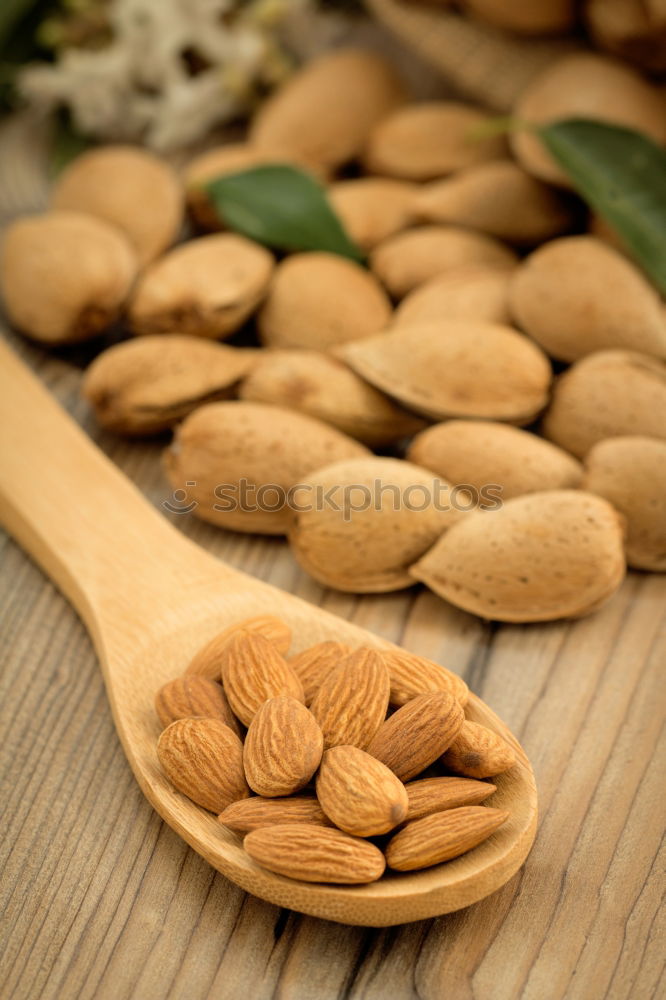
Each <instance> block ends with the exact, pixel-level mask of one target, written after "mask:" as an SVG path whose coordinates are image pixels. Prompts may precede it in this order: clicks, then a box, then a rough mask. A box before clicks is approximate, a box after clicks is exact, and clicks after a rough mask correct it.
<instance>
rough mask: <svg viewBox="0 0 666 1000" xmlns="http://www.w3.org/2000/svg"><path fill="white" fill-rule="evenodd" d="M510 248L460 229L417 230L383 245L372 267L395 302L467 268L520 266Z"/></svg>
mask: <svg viewBox="0 0 666 1000" xmlns="http://www.w3.org/2000/svg"><path fill="white" fill-rule="evenodd" d="M516 260H517V258H516V255H515V253H514V252H513V250H511V249H510V247H508V246H506V245H505V244H504V243H500V241H499V240H496V239H495V238H494V236H487V235H486V234H485V233H474V232H472V231H471V230H469V229H463V228H462V227H459V226H435V225H430V226H417V227H416V228H415V229H408V230H406V232H404V233H398V234H397V236H392V237H390V238H389V239H387V240H384V241H383V242H382V243H380V244H379V245H378V246H377V247H375V249H374V250H373V252H372V253H371V255H370V267H371V269H372V271H373V272H374V273H375V274H376V276H377V277H378V278H379V280H380V281H381V282H382V283H383V284H384V286H385V287H386V288H387V289H388V291H389V292H390V294H391V295H392V296H393V298H394V299H401V298H403V296H405V295H407V294H408V293H409V292H411V291H413V290H414V289H415V288H418V287H419V285H423V284H424V283H425V282H426V281H429V280H430V279H431V278H435V277H437V275H439V274H444V273H446V272H448V271H451V270H452V269H453V268H458V267H460V266H461V265H463V264H494V265H497V266H500V267H508V266H511V265H513V264H515V263H516Z"/></svg>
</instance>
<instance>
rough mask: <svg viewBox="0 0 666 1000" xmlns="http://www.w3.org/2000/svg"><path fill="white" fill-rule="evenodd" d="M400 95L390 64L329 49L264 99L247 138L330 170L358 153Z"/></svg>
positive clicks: (360, 53)
mask: <svg viewBox="0 0 666 1000" xmlns="http://www.w3.org/2000/svg"><path fill="white" fill-rule="evenodd" d="M404 96H405V94H404V90H403V87H402V83H401V81H400V80H399V78H398V77H397V76H396V73H395V71H394V69H393V67H392V66H391V65H390V63H389V62H387V61H386V60H385V59H383V58H382V57H381V56H379V55H377V54H376V53H374V52H370V51H367V50H364V49H357V48H337V49H333V50H331V51H329V52H326V53H325V54H324V55H322V56H320V57H319V58H317V59H312V60H310V61H309V62H308V63H307V64H306V66H305V67H304V68H303V69H301V70H300V71H299V72H298V73H295V74H294V75H293V76H292V77H291V78H290V79H289V80H288V82H287V83H286V84H285V85H284V86H283V87H281V88H280V89H279V90H278V91H277V92H276V93H274V94H273V96H272V97H270V98H269V99H268V100H267V101H264V103H263V104H262V106H261V109H260V110H259V113H258V114H257V115H255V117H254V120H253V122H252V125H251V126H250V136H249V137H250V142H251V143H252V145H254V146H256V147H258V148H260V149H270V150H273V149H276V148H277V149H284V150H289V151H290V152H291V154H292V155H294V156H297V157H299V158H303V159H305V160H306V161H307V162H309V163H316V164H319V165H321V167H323V168H327V169H332V168H334V167H338V166H340V165H341V164H343V163H346V162H347V161H348V160H351V159H353V158H354V157H355V156H356V155H357V154H358V153H359V152H360V151H361V149H362V147H363V145H364V143H365V140H366V137H367V134H368V132H369V130H370V129H371V128H372V127H373V125H375V124H376V123H377V122H378V121H381V119H382V118H384V117H385V116H386V115H387V114H388V113H389V112H391V111H392V110H393V109H394V108H395V107H397V106H398V104H400V103H402V101H403V100H404Z"/></svg>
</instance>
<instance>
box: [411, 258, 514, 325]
mask: <svg viewBox="0 0 666 1000" xmlns="http://www.w3.org/2000/svg"><path fill="white" fill-rule="evenodd" d="M512 271H513V268H512V267H508V266H507V267H504V266H499V265H497V264H461V265H460V267H453V268H451V270H450V271H446V272H445V273H444V274H439V275H437V276H436V277H434V278H431V279H430V280H429V281H426V282H425V284H423V285H419V287H418V288H415V289H414V291H413V292H410V293H409V295H406V296H405V298H404V299H403V300H402V302H401V303H400V304H399V305H398V307H397V309H396V310H395V312H394V313H393V325H394V326H397V325H400V326H402V325H413V324H416V323H429V322H431V321H433V320H434V321H436V320H451V319H462V320H468V319H470V320H480V321H481V322H482V323H504V324H507V323H510V321H511V320H510V315H509V286H510V283H511V274H512Z"/></svg>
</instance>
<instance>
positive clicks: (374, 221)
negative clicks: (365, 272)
mask: <svg viewBox="0 0 666 1000" xmlns="http://www.w3.org/2000/svg"><path fill="white" fill-rule="evenodd" d="M417 191H418V187H417V186H416V184H410V183H409V182H407V181H398V180H393V179H392V178H390V177H358V178H353V179H352V180H344V181H338V182H337V183H336V184H332V185H331V187H330V188H329V189H328V198H329V201H330V202H331V205H332V206H333V208H334V209H335V211H336V213H337V215H338V217H339V218H340V221H341V222H342V224H343V226H344V228H345V230H346V231H347V233H348V234H349V236H351V238H352V240H353V241H354V242H355V243H356V245H357V246H359V247H361V249H363V250H371V249H372V248H373V247H374V246H376V245H377V244H378V243H381V241H382V240H385V239H388V237H389V236H393V235H394V234H395V233H399V232H400V231H401V230H402V229H406V228H407V226H409V225H410V223H411V222H412V221H413V219H414V208H413V205H414V198H415V196H416V193H417Z"/></svg>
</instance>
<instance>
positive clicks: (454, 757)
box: [155, 615, 516, 885]
mask: <svg viewBox="0 0 666 1000" xmlns="http://www.w3.org/2000/svg"><path fill="white" fill-rule="evenodd" d="M278 622H280V619H277V618H274V617H273V616H270V615H266V616H261V617H259V618H254V619H249V620H246V621H242V622H238V623H236V624H235V625H233V626H231V627H230V628H227V629H226V630H225V631H224V632H222V633H221V634H220V635H219V636H217V637H215V638H214V639H212V640H210V641H209V642H208V643H207V644H206V645H205V646H204V647H203V650H202V651H200V653H198V654H197V655H196V656H195V657H194V659H193V661H192V663H191V664H190V668H189V669H188V671H187V672H186V673H185V674H184V675H183V676H181V677H177V678H174V679H173V680H171V681H169V682H168V683H167V684H165V685H164V686H163V687H162V688H161V689H160V691H158V692H157V694H156V699H155V707H156V710H157V714H158V717H159V720H160V723H161V724H162V726H166V728H164V730H163V732H162V734H161V736H160V738H159V741H158V748H157V749H158V757H159V761H160V764H161V766H162V769H163V771H164V773H165V776H166V778H167V779H168V780H169V781H170V782H171V783H172V784H173V785H174V786H175V788H176V789H177V790H178V791H179V792H181V793H182V794H183V795H185V796H187V797H188V798H190V799H191V800H192V801H193V802H195V803H196V804H197V805H199V806H201V807H202V808H204V809H207V810H209V811H211V812H215V813H217V814H218V818H219V821H220V823H221V824H222V825H223V826H224V827H226V828H227V829H228V830H229V831H232V832H233V833H234V834H237V835H240V836H242V837H244V847H245V851H246V852H247V854H248V856H249V857H250V858H252V859H253V861H255V862H256V863H257V864H259V865H261V866H262V867H264V868H266V869H268V870H269V871H272V872H274V873H276V874H280V875H284V876H287V877H290V878H295V879H300V880H302V881H308V882H331V883H338V884H342V885H345V884H346V885H354V884H363V883H367V882H372V881H376V880H377V879H379V878H381V877H382V875H383V874H384V871H385V869H386V867H387V866H388V867H390V868H392V869H394V870H398V871H413V870H416V869H419V868H426V867H429V866H431V865H434V864H439V863H441V862H444V861H447V860H449V859H452V858H454V857H457V856H459V855H460V854H463V853H465V852H466V851H469V850H472V849H473V848H474V847H475V846H476V845H477V844H480V843H482V841H483V840H485V839H486V838H487V837H489V836H491V835H492V834H493V833H494V832H495V831H496V830H497V829H499V827H500V826H501V825H502V824H503V823H504V822H505V821H506V820H507V819H508V817H509V813H508V812H506V811H504V810H502V809H497V808H488V807H485V806H484V805H481V803H484V802H485V800H486V799H487V798H489V797H490V796H492V795H493V794H494V793H495V791H496V788H497V786H496V785H495V784H491V783H489V782H486V781H482V780H478V777H479V776H480V774H481V773H482V772H484V773H486V774H493V775H494V774H499V773H500V772H501V771H502V770H508V769H509V768H511V767H512V766H514V765H515V763H516V757H515V754H514V752H513V749H512V748H511V747H510V745H509V744H508V743H507V742H506V741H505V740H504V739H503V738H502V737H501V736H500V735H499V734H498V733H495V732H493V731H491V730H489V729H487V728H485V727H484V726H480V725H479V724H478V723H474V722H472V721H470V720H467V719H466V718H465V711H464V707H463V706H464V704H465V703H466V702H467V698H468V694H469V693H468V691H467V687H466V685H465V683H464V681H462V679H461V678H459V677H457V675H455V674H453V673H451V672H449V671H447V670H445V669H444V668H443V667H439V666H438V665H437V664H434V663H431V662H430V661H429V660H425V659H423V658H421V657H417V656H414V655H413V654H410V653H407V652H406V651H405V650H400V649H397V648H381V647H378V648H376V649H375V648H370V647H359V648H357V649H349V647H347V646H346V645H344V644H342V643H338V642H336V641H334V640H326V641H323V642H320V643H317V644H315V645H314V646H311V647H309V648H306V649H303V650H301V652H300V653H298V654H297V655H295V656H292V657H291V658H289V659H285V656H284V654H286V653H288V649H287V648H286V645H287V644H286V642H285V639H286V637H288V636H289V635H290V634H291V630H290V628H289V626H288V625H287V624H286V623H281V624H282V628H279V627H278V626H277V623H278ZM271 636H272V637H273V638H271ZM278 647H279V648H278ZM192 664H194V666H195V669H194V670H192V669H191V667H192ZM305 692H307V694H305ZM304 696H305V700H306V701H307V702H308V703H309V704H310V706H311V707H310V708H307V707H306V705H305V704H303V697H304ZM389 702H392V703H393V705H394V706H395V705H400V706H401V707H399V708H397V710H393V709H391V708H390V707H389ZM187 713H189V714H187ZM233 713H235V715H234V714H233ZM244 726H249V728H248V729H247V732H246V734H245V736H244V739H241V738H239V736H238V735H237V734H238V733H243V732H244V729H243V727H244ZM452 772H453V773H452ZM467 774H474V775H475V777H465V776H462V775H467ZM414 779H416V780H414ZM385 836H388V837H390V839H389V840H388V841H387V842H386V841H384V840H381V839H380V840H376V839H373V840H369V839H368V838H377V837H380V838H383V837H385Z"/></svg>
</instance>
